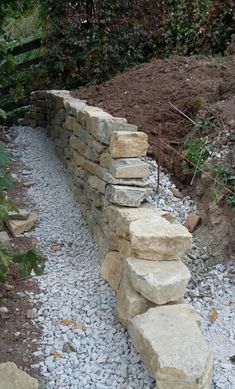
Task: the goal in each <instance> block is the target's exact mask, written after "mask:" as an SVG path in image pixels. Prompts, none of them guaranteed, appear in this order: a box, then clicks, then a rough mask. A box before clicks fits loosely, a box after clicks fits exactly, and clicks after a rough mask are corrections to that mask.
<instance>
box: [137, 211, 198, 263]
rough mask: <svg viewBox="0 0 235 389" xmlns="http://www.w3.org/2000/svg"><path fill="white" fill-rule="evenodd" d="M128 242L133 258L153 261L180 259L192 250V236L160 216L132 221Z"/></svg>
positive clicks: (183, 228)
mask: <svg viewBox="0 0 235 389" xmlns="http://www.w3.org/2000/svg"><path fill="white" fill-rule="evenodd" d="M130 241H131V246H132V251H133V254H134V256H135V257H138V258H143V259H151V260H155V261H162V260H163V261H164V260H174V259H180V258H182V256H183V255H184V253H185V252H186V251H188V250H190V249H191V248H192V235H191V234H190V233H189V232H188V230H187V229H186V228H185V227H183V226H181V225H179V224H172V223H170V222H168V221H167V220H166V219H164V218H163V217H161V216H159V217H157V216H155V217H154V218H153V219H152V218H149V219H148V220H143V219H141V220H136V221H133V222H132V223H131V224H130Z"/></svg>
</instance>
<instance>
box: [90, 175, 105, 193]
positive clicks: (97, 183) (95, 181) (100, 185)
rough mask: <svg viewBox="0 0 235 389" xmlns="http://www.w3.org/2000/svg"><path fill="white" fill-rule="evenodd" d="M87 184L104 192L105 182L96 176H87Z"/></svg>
mask: <svg viewBox="0 0 235 389" xmlns="http://www.w3.org/2000/svg"><path fill="white" fill-rule="evenodd" d="M88 184H89V185H90V186H91V187H92V188H94V189H96V190H98V192H100V193H103V194H105V188H106V183H105V182H104V181H103V180H101V179H100V178H98V177H96V176H89V178H88Z"/></svg>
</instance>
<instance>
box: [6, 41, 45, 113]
mask: <svg viewBox="0 0 235 389" xmlns="http://www.w3.org/2000/svg"><path fill="white" fill-rule="evenodd" d="M41 45H42V44H41V38H38V39H34V40H33V41H30V42H26V43H24V44H22V45H19V46H16V47H13V48H12V49H9V50H8V54H11V55H13V56H14V57H17V56H18V55H21V54H24V53H28V52H31V51H33V50H35V49H39V48H40V47H41ZM40 60H41V58H40V55H39V56H38V57H37V58H34V59H31V60H27V61H25V62H22V63H19V64H18V65H16V67H15V69H14V71H15V72H16V73H17V74H18V73H19V72H22V71H24V70H25V69H29V68H30V67H31V66H35V65H39V64H40ZM14 87H15V83H9V84H7V85H4V86H2V87H0V97H1V98H4V97H5V98H7V97H8V96H9V98H8V99H7V101H8V102H7V103H3V104H1V108H2V109H3V110H4V111H6V112H10V111H12V110H14V109H16V108H20V107H23V106H25V105H27V104H28V101H27V100H25V101H19V102H15V101H13V100H10V90H11V89H13V88H14Z"/></svg>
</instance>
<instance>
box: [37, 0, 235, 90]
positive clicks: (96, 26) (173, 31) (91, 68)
mask: <svg viewBox="0 0 235 389" xmlns="http://www.w3.org/2000/svg"><path fill="white" fill-rule="evenodd" d="M42 3H43V4H44V18H45V17H47V19H48V27H47V32H46V36H45V39H44V45H45V47H46V49H47V52H48V56H47V63H48V66H49V69H51V76H52V78H54V80H55V83H56V85H57V86H58V85H61V83H64V84H65V85H67V86H74V85H75V86H78V85H79V84H83V85H84V84H86V83H87V82H89V83H90V82H92V83H96V82H100V81H103V80H105V79H108V78H110V77H112V76H113V75H114V74H116V73H118V72H120V71H123V70H124V69H125V68H128V67H131V66H133V65H135V64H139V63H142V62H146V61H149V60H150V59H151V58H152V57H153V56H154V55H160V56H166V55H170V54H184V55H188V54H193V53H206V54H208V53H212V54H218V53H223V52H224V50H225V48H226V45H227V42H228V41H229V39H230V37H231V34H232V32H233V31H234V22H233V12H234V7H235V5H234V2H233V1H232V0H223V1H222V0H220V1H219V0H216V1H215V0H194V1H191V2H189V1H187V0H179V1H175V0H159V1H156V0H128V1H127V0H118V1H115V2H114V1H110V0H95V1H93V0H90V1H89V0H87V1H77V0H70V1H64V0H63V1H62V0H42ZM55 71H56V79H55V77H53V76H54V75H55Z"/></svg>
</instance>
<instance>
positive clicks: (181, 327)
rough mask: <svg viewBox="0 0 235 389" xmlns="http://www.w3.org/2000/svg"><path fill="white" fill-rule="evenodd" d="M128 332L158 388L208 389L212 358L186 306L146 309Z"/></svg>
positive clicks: (137, 317)
mask: <svg viewBox="0 0 235 389" xmlns="http://www.w3.org/2000/svg"><path fill="white" fill-rule="evenodd" d="M128 331H129V333H130V335H131V337H132V339H133V341H134V344H135V346H136V348H137V350H138V351H139V353H140V356H141V358H142V360H143V361H144V363H145V364H146V366H147V367H148V368H149V370H150V371H151V373H152V374H153V376H154V377H156V381H157V387H158V388H159V389H171V388H172V389H173V388H177V389H209V388H210V387H211V375H212V365H213V359H212V355H211V353H210V351H209V350H208V347H207V344H206V342H205V340H204V339H203V335H202V331H201V326H200V318H199V316H198V314H197V313H196V312H195V310H194V309H193V307H191V306H190V305H187V304H177V305H167V306H162V307H155V308H151V309H149V310H148V311H147V312H145V313H143V314H141V315H138V316H136V317H134V318H133V319H132V320H131V323H130V325H129V326H128Z"/></svg>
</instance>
